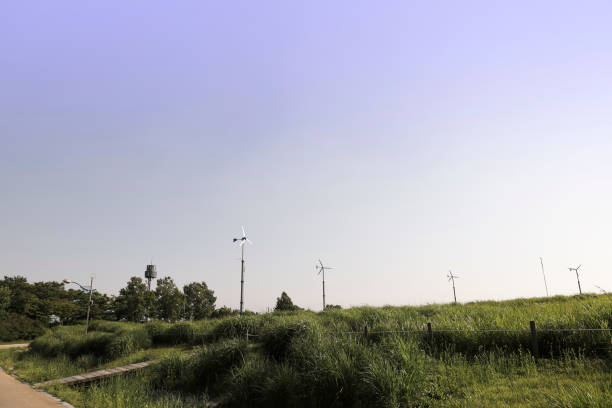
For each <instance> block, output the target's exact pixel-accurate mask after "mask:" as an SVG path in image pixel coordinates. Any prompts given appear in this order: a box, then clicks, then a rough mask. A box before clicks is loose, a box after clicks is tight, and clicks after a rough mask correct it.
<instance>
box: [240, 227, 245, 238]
mask: <svg viewBox="0 0 612 408" xmlns="http://www.w3.org/2000/svg"><path fill="white" fill-rule="evenodd" d="M240 228H242V236H243V237H246V232H244V225H241V226H240Z"/></svg>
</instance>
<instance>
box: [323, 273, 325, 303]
mask: <svg viewBox="0 0 612 408" xmlns="http://www.w3.org/2000/svg"><path fill="white" fill-rule="evenodd" d="M323 310H325V268H323Z"/></svg>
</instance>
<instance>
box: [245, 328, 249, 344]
mask: <svg viewBox="0 0 612 408" xmlns="http://www.w3.org/2000/svg"><path fill="white" fill-rule="evenodd" d="M246 342H247V343H248V342H249V329H248V328H247V330H246Z"/></svg>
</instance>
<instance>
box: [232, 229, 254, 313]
mask: <svg viewBox="0 0 612 408" xmlns="http://www.w3.org/2000/svg"><path fill="white" fill-rule="evenodd" d="M241 228H242V238H234V241H233V242H239V244H238V245H239V246H240V249H241V253H242V255H241V257H240V314H241V315H242V313H243V312H244V244H245V242H248V243H249V244H251V245H252V244H253V243H252V242H251V240H250V239H248V238H247V236H246V232H245V231H244V226H242V227H241Z"/></svg>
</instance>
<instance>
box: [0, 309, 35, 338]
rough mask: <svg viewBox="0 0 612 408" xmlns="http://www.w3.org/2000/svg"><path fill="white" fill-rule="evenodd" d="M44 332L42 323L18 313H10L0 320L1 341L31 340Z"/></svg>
mask: <svg viewBox="0 0 612 408" xmlns="http://www.w3.org/2000/svg"><path fill="white" fill-rule="evenodd" d="M44 332H45V328H44V326H43V325H42V323H41V322H39V321H38V320H32V319H29V318H27V317H25V316H22V315H19V314H16V313H8V314H7V315H5V316H4V317H3V318H2V319H1V320H0V341H12V340H30V339H33V338H35V337H38V336H40V335H42V334H43V333H44Z"/></svg>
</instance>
